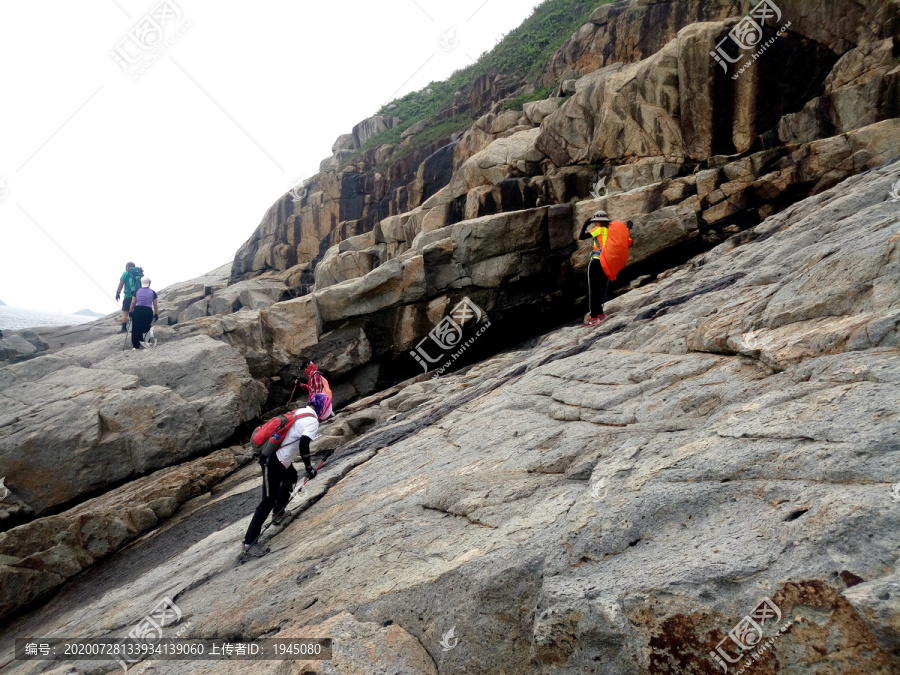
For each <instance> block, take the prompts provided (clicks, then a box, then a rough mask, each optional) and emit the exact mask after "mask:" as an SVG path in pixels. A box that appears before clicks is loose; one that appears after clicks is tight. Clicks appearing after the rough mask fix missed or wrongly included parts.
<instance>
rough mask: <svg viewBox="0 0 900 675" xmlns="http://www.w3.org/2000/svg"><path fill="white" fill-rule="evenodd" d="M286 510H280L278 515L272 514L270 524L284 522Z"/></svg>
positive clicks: (276, 524)
mask: <svg viewBox="0 0 900 675" xmlns="http://www.w3.org/2000/svg"><path fill="white" fill-rule="evenodd" d="M287 515H288V513H287V511H282V512H281V513H279V514H278V515H275V516H272V524H273V525H275V526H278V525H281V524H282V523H283V522H284V519H285V518H287Z"/></svg>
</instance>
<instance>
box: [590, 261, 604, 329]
mask: <svg viewBox="0 0 900 675" xmlns="http://www.w3.org/2000/svg"><path fill="white" fill-rule="evenodd" d="M608 290H609V279H607V278H606V272H604V271H603V265H601V264H600V261H599V260H598V259H597V258H591V261H590V262H589V263H588V298H589V301H588V302H589V304H590V306H591V318H592V319H593V318H595V317H598V316H600V315H601V314H603V303H604V302H606V292H607V291H608Z"/></svg>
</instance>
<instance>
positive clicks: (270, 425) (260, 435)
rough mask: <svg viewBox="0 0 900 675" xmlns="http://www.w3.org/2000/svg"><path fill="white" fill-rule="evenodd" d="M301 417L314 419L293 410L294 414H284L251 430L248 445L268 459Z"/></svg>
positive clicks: (309, 414) (306, 413) (310, 415)
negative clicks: (250, 444)
mask: <svg viewBox="0 0 900 675" xmlns="http://www.w3.org/2000/svg"><path fill="white" fill-rule="evenodd" d="M301 417H315V415H314V414H313V413H308V412H300V411H296V410H295V411H294V412H286V413H285V414H284V415H278V416H277V417H273V418H272V419H270V420H269V421H268V422H266V423H265V424H263V425H261V426H258V427H256V429H254V430H253V435H252V436H250V443H252V444H253V445H254V446H256V448H257V449H258V450H259V453H260V455H262V456H263V457H266V458H268V457H269V456H271V454H272V453H273V452H275V451H276V450H278V448H280V447H281V443H282V441H284V439H285V437H286V436H287V433H288V431H289V430H290V428H291V427H292V426H294V422H296V421H297V420H298V419H300V418H301Z"/></svg>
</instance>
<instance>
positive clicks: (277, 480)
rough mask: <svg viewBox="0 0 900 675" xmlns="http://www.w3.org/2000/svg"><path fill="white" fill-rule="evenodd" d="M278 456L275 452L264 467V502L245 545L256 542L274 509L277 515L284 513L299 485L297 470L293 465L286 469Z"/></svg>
mask: <svg viewBox="0 0 900 675" xmlns="http://www.w3.org/2000/svg"><path fill="white" fill-rule="evenodd" d="M277 455H278V453H274V452H273V453H272V455H271V456H270V457H269V460H268V462H266V464H265V465H264V466H263V483H262V501H261V502H260V503H259V506H257V507H256V512H255V513H254V514H253V519H252V520H251V521H250V526H249V527H248V528H247V534H245V535H244V543H245V544H248V545H249V544H252V543H253V542H254V541H256V538H257V537H258V536H259V533H260V532H262V526H263V523H264V522H266V518H268V517H269V514H270V513H271V512H272V508H273V507H274V508H275V513H276V515H277V514H280V513H281V512H282V511H284V507H285V506H286V505H287V503H288V499H290V498H291V491H292V490H293V489H294V485H296V484H297V470H296V469H295V468H294V466H293V465H291V466H289V467H285V466H284V464H282V463H281V460H279V459H278V456H277Z"/></svg>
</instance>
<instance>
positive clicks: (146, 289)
mask: <svg viewBox="0 0 900 675" xmlns="http://www.w3.org/2000/svg"><path fill="white" fill-rule="evenodd" d="M130 310H131V346H132V348H133V349H140V348H141V342H143V341H144V336H145V335H146V334H147V332H148V331H149V330H150V323H151V322H152V321H156V320H157V319H159V301H158V300H157V298H156V291H154V290H153V289H151V288H150V277H142V278H141V287H140V288H139V289H137V291H135V294H134V297H133V298H132V299H131V308H130Z"/></svg>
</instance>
